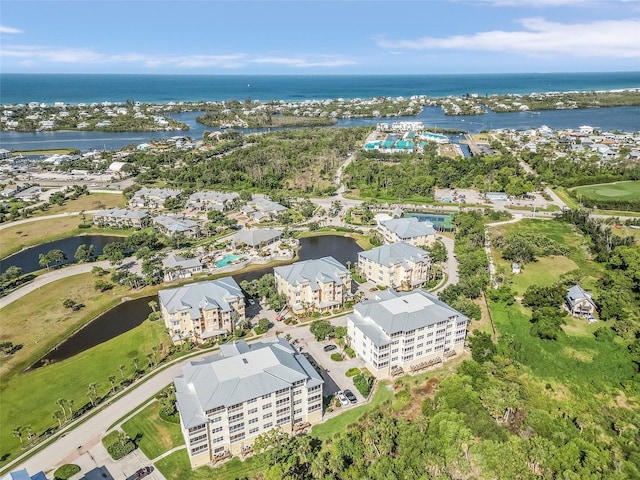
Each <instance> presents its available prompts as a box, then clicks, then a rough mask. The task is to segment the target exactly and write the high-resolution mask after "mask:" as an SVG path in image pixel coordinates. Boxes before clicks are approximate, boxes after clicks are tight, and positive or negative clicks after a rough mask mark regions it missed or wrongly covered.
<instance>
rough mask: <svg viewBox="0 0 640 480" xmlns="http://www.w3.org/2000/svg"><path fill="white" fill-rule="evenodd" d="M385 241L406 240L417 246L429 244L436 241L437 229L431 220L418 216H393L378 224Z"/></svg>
mask: <svg viewBox="0 0 640 480" xmlns="http://www.w3.org/2000/svg"><path fill="white" fill-rule="evenodd" d="M378 230H379V231H380V233H381V234H382V238H383V239H384V241H385V243H396V242H406V243H410V244H411V245H415V246H416V247H421V246H429V245H432V244H433V242H435V241H436V231H435V229H434V228H433V224H432V223H430V222H421V221H419V220H418V219H417V218H416V217H405V218H392V219H390V220H382V221H381V222H379V224H378Z"/></svg>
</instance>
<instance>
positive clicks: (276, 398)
mask: <svg viewBox="0 0 640 480" xmlns="http://www.w3.org/2000/svg"><path fill="white" fill-rule="evenodd" d="M220 351H221V354H219V355H212V356H210V357H206V358H204V359H202V360H197V361H190V362H188V363H187V364H186V365H185V366H184V367H183V368H182V375H181V376H179V377H176V378H174V385H175V387H176V401H177V406H178V411H179V413H180V426H181V428H182V434H183V436H184V440H185V443H186V445H187V453H188V455H189V461H190V462H191V466H192V467H193V468H195V467H199V466H201V465H205V464H207V463H209V462H211V461H214V460H216V459H220V458H225V457H226V456H229V455H237V454H240V453H245V452H246V453H249V452H251V450H252V447H253V443H254V442H255V439H256V437H257V436H258V435H260V434H263V433H266V432H268V431H270V430H272V429H274V428H280V429H281V430H282V431H283V432H285V433H292V432H294V431H296V429H298V428H303V427H306V426H309V425H311V424H315V423H318V422H320V421H321V420H322V385H323V383H324V382H323V380H322V377H320V375H319V374H318V373H317V372H316V370H315V369H314V368H313V366H311V364H310V363H309V361H308V360H307V359H306V358H305V357H304V356H303V355H301V354H300V352H298V351H297V350H296V349H295V348H294V347H293V346H291V345H290V344H289V343H287V342H286V341H285V340H283V339H277V340H275V341H272V342H256V343H252V344H251V345H249V344H247V343H246V342H245V341H244V340H241V341H239V342H234V343H228V344H224V345H221V346H220Z"/></svg>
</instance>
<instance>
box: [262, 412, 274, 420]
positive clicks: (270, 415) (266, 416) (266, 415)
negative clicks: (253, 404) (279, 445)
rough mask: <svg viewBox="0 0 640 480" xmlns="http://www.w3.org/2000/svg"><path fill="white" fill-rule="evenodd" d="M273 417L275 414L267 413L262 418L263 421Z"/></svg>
mask: <svg viewBox="0 0 640 480" xmlns="http://www.w3.org/2000/svg"><path fill="white" fill-rule="evenodd" d="M271 417H273V413H266V414H264V415H263V416H262V419H263V420H266V419H267V418H271Z"/></svg>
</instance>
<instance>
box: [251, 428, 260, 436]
mask: <svg viewBox="0 0 640 480" xmlns="http://www.w3.org/2000/svg"><path fill="white" fill-rule="evenodd" d="M258 430H260V429H259V428H258V427H255V428H252V429H251V430H249V435H253V434H254V433H258Z"/></svg>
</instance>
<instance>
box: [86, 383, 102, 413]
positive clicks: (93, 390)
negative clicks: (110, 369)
mask: <svg viewBox="0 0 640 480" xmlns="http://www.w3.org/2000/svg"><path fill="white" fill-rule="evenodd" d="M99 386H100V384H99V383H92V384H90V385H89V390H88V392H87V397H89V400H90V401H91V406H93V407H95V406H96V400H97V399H98V387H99Z"/></svg>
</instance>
